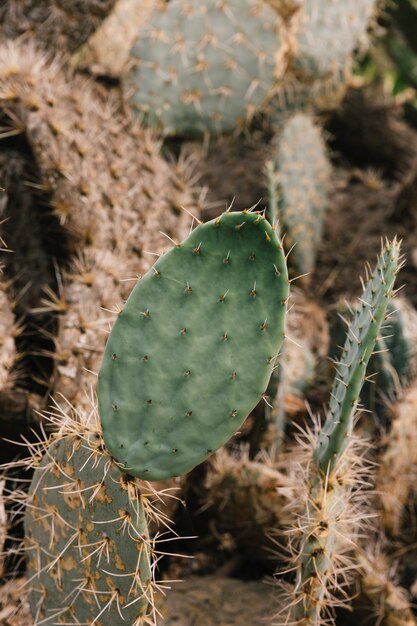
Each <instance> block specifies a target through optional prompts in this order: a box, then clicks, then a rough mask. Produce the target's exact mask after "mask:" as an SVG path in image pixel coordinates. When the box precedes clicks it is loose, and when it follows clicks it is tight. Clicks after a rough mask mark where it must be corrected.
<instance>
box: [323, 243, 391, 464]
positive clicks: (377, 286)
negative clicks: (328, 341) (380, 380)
mask: <svg viewBox="0 0 417 626" xmlns="http://www.w3.org/2000/svg"><path fill="white" fill-rule="evenodd" d="M398 271H399V244H398V242H397V241H396V240H394V241H393V242H392V243H391V244H387V245H386V247H385V249H384V251H383V253H382V254H381V256H380V257H379V258H378V264H377V267H376V270H375V272H374V274H373V275H372V277H371V279H370V280H369V282H368V284H367V286H366V289H365V291H364V293H363V295H362V297H361V299H360V304H359V306H358V308H357V309H356V311H355V314H354V318H353V320H352V323H351V324H350V326H349V328H348V333H347V337H346V341H345V345H344V347H343V353H342V356H341V358H340V361H339V362H338V363H337V368H336V372H337V374H336V378H335V382H334V384H333V389H332V393H331V398H330V405H329V411H328V415H327V417H326V421H325V423H324V426H323V429H322V431H321V433H320V437H319V439H318V442H317V447H316V449H315V451H314V461H315V463H316V465H317V467H318V468H319V469H320V471H321V472H323V474H326V473H328V472H330V473H331V472H332V470H333V469H334V467H335V466H336V465H337V462H338V459H339V458H340V456H341V455H342V454H343V451H344V449H345V447H346V446H347V442H348V439H349V436H350V435H351V434H352V430H353V417H354V415H355V411H356V407H357V404H358V401H359V394H360V390H361V388H362V385H363V382H364V377H365V372H366V367H367V365H368V361H369V359H370V357H371V355H372V352H373V351H374V348H375V342H376V341H377V338H378V333H379V329H380V326H381V324H382V322H383V321H384V320H385V316H386V313H387V306H388V302H389V299H390V298H391V297H392V295H393V292H392V289H393V285H394V281H395V277H396V275H397V273H398Z"/></svg>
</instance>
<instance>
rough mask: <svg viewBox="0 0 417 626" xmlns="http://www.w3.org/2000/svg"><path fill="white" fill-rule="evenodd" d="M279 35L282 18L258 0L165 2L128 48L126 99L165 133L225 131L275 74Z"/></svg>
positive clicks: (258, 102)
mask: <svg viewBox="0 0 417 626" xmlns="http://www.w3.org/2000/svg"><path fill="white" fill-rule="evenodd" d="M208 24H209V25H210V29H209V31H208V30H207V25H208ZM287 39H288V38H287V35H286V32H285V29H283V22H282V19H281V18H280V17H279V16H278V14H277V13H275V12H274V10H273V9H272V8H270V7H269V6H268V5H266V4H265V3H263V2H261V1H260V0H221V1H219V0H207V1H205V2H200V0H187V1H185V0H173V1H172V2H170V3H169V4H168V6H167V7H165V8H162V9H160V10H159V12H156V13H155V15H154V17H153V18H152V19H151V20H150V22H149V23H148V25H147V27H146V28H145V29H144V30H143V31H142V32H141V33H140V35H139V38H138V40H137V42H136V43H135V45H134V46H133V48H132V51H131V55H132V61H134V62H135V65H134V66H133V67H132V69H131V70H130V71H129V72H127V74H126V76H125V80H124V86H125V89H126V92H127V93H128V95H129V102H130V103H131V105H132V107H133V109H134V110H135V111H137V112H138V113H139V114H142V115H143V114H144V115H145V117H146V120H147V123H148V124H150V125H152V126H158V127H160V128H162V129H163V131H164V133H165V134H167V135H172V134H176V135H191V136H194V135H199V134H201V133H204V132H205V131H209V132H212V133H221V132H230V131H232V130H233V129H234V128H235V127H236V126H242V125H243V124H244V123H246V121H247V120H248V119H250V118H251V117H252V116H253V114H254V112H255V111H256V110H258V109H259V108H260V107H261V106H262V105H263V104H264V102H265V101H266V99H267V98H268V96H269V92H270V90H271V88H272V86H273V84H274V81H275V80H276V79H280V78H282V76H283V73H284V70H285V67H286V59H287V55H288V48H289V44H288V41H287Z"/></svg>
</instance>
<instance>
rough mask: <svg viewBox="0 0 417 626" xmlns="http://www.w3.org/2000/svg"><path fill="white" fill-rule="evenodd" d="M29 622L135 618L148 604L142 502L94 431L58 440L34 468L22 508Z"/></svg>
mask: <svg viewBox="0 0 417 626" xmlns="http://www.w3.org/2000/svg"><path fill="white" fill-rule="evenodd" d="M25 534H26V550H27V556H28V578H29V581H30V587H29V602H30V607H31V612H32V617H33V619H34V624H35V625H36V624H50V625H52V624H69V623H71V624H80V623H82V624H95V625H96V626H100V625H101V626H104V625H105V624H110V623H111V624H121V623H129V624H132V625H137V626H139V624H142V623H143V622H142V621H141V620H142V619H143V618H144V617H145V616H146V615H147V614H148V611H149V610H150V608H149V604H150V603H152V594H153V587H152V578H153V577H152V557H151V541H150V540H149V537H148V530H147V523H146V514H145V508H144V501H143V499H142V496H141V492H140V488H139V485H138V483H137V482H135V480H134V479H133V478H132V477H129V476H127V475H126V474H124V473H123V472H122V471H121V470H120V469H119V468H118V467H117V465H116V464H115V463H114V462H113V461H112V460H111V458H110V456H109V455H108V454H107V453H106V452H105V451H104V447H103V444H102V440H101V438H100V436H99V434H98V433H96V434H87V433H86V432H83V431H82V430H81V429H80V432H79V433H77V432H76V431H74V432H73V433H72V434H67V436H64V437H63V438H59V439H57V440H56V441H55V442H53V443H52V444H51V445H50V446H49V447H48V448H47V450H46V453H45V455H44V457H43V460H42V461H41V463H40V464H39V466H38V468H37V469H36V470H35V474H34V478H33V481H32V484H31V488H30V493H29V501H28V505H27V507H26V515H25Z"/></svg>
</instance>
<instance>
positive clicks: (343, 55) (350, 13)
mask: <svg viewBox="0 0 417 626" xmlns="http://www.w3.org/2000/svg"><path fill="white" fill-rule="evenodd" d="M374 7H375V0H349V1H346V0H328V1H327V2H322V0H305V1H304V3H303V8H302V10H301V12H300V15H299V18H298V32H297V35H296V45H297V52H296V57H295V60H294V62H293V68H294V71H296V72H297V73H298V75H299V76H300V77H302V78H303V79H307V80H309V79H317V78H323V77H325V76H326V75H329V74H333V75H338V74H340V75H341V76H342V75H343V73H344V71H345V69H347V68H348V66H349V63H350V59H351V55H352V52H353V51H354V50H355V48H356V47H357V46H358V44H359V43H360V42H361V40H363V39H364V37H365V34H366V29H367V26H368V23H369V20H370V17H371V15H372V11H373V9H374Z"/></svg>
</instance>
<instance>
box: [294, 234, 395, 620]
mask: <svg viewBox="0 0 417 626" xmlns="http://www.w3.org/2000/svg"><path fill="white" fill-rule="evenodd" d="M399 267H400V259H399V244H398V243H397V241H396V240H394V241H393V242H392V243H387V245H386V246H385V248H384V250H383V251H382V253H381V255H380V256H379V257H378V263H377V267H376V269H375V271H374V273H373V275H372V276H371V277H370V279H369V281H368V283H367V285H366V287H365V289H364V292H363V294H362V296H361V298H360V305H359V307H358V308H357V310H356V312H355V315H354V318H353V321H352V322H351V324H350V326H349V329H348V334H347V338H346V342H345V346H344V350H343V354H342V356H341V359H340V362H339V363H338V371H337V375H336V377H335V381H334V384H333V390H332V393H331V399H330V406H329V410H328V415H327V418H326V421H325V423H324V426H323V427H322V428H321V431H320V434H319V435H318V437H314V436H310V441H307V442H306V448H307V451H308V455H307V458H306V460H305V461H304V466H303V467H302V482H303V483H304V489H302V490H300V488H299V484H298V485H297V487H296V488H297V494H298V496H299V497H300V496H301V499H302V500H303V501H304V506H303V507H302V508H301V509H300V508H299V509H298V511H299V512H298V516H299V521H298V528H299V530H298V531H295V532H294V533H293V539H292V543H291V546H290V547H291V549H292V552H293V566H294V568H295V571H296V584H295V587H294V588H293V589H292V590H291V591H290V599H289V606H290V609H289V610H290V614H291V617H290V618H289V617H288V615H287V616H286V619H287V620H288V621H286V623H289V622H291V623H292V622H293V621H294V622H297V623H299V624H305V625H307V624H312V625H314V626H318V625H319V624H320V623H322V622H321V620H322V617H323V615H324V614H327V615H329V613H331V610H332V607H334V606H335V605H337V602H338V600H337V598H336V597H334V592H335V590H336V589H338V588H340V582H339V581H340V579H342V580H343V577H346V575H347V573H348V572H349V570H350V569H351V566H352V556H351V555H350V552H351V549H352V546H353V545H354V544H355V541H356V538H357V536H358V534H359V531H360V529H361V525H362V523H363V522H364V520H365V519H366V517H367V516H366V514H365V512H364V510H363V500H364V497H363V494H362V491H361V490H362V489H363V487H364V484H365V485H366V481H365V482H364V476H363V471H362V469H361V468H362V465H363V460H362V459H361V455H360V454H359V457H358V449H356V450H355V449H354V445H353V436H352V430H353V418H354V413H355V408H356V406H357V403H358V399H359V394H360V390H361V385H362V383H363V380H364V376H365V371H366V366H367V363H368V360H369V358H370V356H371V354H372V351H373V349H374V347H375V342H376V339H377V335H378V332H379V327H380V325H381V323H382V321H383V320H384V319H385V316H386V312H387V305H388V301H389V298H390V297H391V296H392V295H393V291H392V290H393V285H394V281H395V277H396V274H397V272H398V271H399ZM365 500H367V497H366V496H365Z"/></svg>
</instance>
